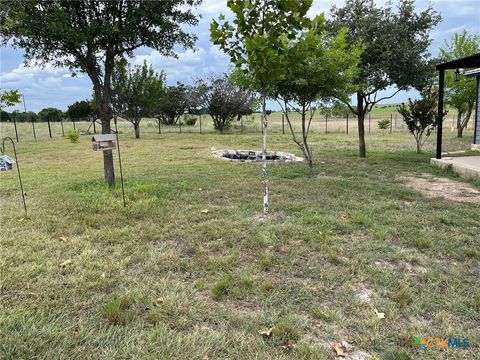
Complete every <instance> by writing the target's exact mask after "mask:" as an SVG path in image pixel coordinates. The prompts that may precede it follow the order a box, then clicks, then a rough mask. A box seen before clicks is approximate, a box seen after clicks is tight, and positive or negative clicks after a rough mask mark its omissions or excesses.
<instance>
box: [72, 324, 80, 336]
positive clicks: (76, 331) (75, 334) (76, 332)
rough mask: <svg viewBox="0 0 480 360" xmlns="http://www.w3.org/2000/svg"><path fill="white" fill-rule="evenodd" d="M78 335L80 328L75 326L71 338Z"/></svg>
mask: <svg viewBox="0 0 480 360" xmlns="http://www.w3.org/2000/svg"><path fill="white" fill-rule="evenodd" d="M79 333H80V328H79V327H78V326H77V327H76V328H75V329H73V336H75V337H76V336H78V334H79Z"/></svg>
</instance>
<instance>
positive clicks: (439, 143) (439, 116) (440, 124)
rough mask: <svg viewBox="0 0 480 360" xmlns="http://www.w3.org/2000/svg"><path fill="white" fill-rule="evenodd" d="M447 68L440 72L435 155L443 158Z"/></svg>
mask: <svg viewBox="0 0 480 360" xmlns="http://www.w3.org/2000/svg"><path fill="white" fill-rule="evenodd" d="M444 82H445V70H444V69H440V71H439V74H438V112H437V149H436V150H437V151H436V154H435V157H436V158H437V159H441V158H442V130H443V94H444V89H443V88H444Z"/></svg>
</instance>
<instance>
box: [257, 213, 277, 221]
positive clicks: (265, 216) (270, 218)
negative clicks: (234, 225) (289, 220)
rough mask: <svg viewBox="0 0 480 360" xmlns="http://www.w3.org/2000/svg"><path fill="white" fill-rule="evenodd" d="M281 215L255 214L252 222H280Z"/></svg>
mask: <svg viewBox="0 0 480 360" xmlns="http://www.w3.org/2000/svg"><path fill="white" fill-rule="evenodd" d="M283 217H284V216H283V214H282V213H268V214H264V213H260V214H257V215H255V216H254V217H253V220H255V221H257V222H266V221H276V220H282V219H283Z"/></svg>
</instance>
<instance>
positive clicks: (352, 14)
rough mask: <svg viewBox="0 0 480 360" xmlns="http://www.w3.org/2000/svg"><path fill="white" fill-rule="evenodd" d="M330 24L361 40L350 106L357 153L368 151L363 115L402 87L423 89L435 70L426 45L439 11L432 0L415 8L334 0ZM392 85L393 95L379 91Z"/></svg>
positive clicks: (410, 1) (410, 2)
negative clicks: (339, 4) (339, 3)
mask: <svg viewBox="0 0 480 360" xmlns="http://www.w3.org/2000/svg"><path fill="white" fill-rule="evenodd" d="M331 15H332V18H331V20H330V21H329V28H330V30H331V31H332V32H333V33H336V32H338V31H340V30H341V29H343V28H347V29H348V33H347V40H348V41H349V43H350V44H354V43H355V42H357V41H362V44H363V47H364V51H363V53H362V56H361V58H360V63H359V70H360V71H359V73H358V77H357V78H356V79H355V81H354V83H355V84H356V85H357V89H356V90H355V92H354V93H355V94H356V98H357V105H356V106H355V107H353V106H351V105H350V103H349V102H346V103H347V104H348V106H350V108H351V110H352V112H354V113H355V114H356V115H357V117H358V130H359V153H360V156H361V157H364V156H366V146H365V130H364V119H365V114H366V113H367V112H368V111H370V110H371V109H372V107H373V106H374V105H375V104H376V103H378V102H380V101H382V100H386V99H388V98H391V97H393V96H394V95H395V94H396V93H398V92H399V91H401V90H407V89H409V88H415V89H417V90H421V89H422V88H424V87H425V86H426V85H428V84H429V83H430V82H431V81H432V78H433V75H434V67H433V61H432V60H431V58H430V53H429V51H428V47H429V45H430V43H431V38H430V31H431V29H432V28H433V27H434V26H435V25H437V24H438V22H439V21H440V15H439V14H438V13H437V12H436V11H434V10H433V8H432V6H431V5H429V6H428V7H427V8H426V9H425V10H423V11H420V12H416V11H415V1H414V0H399V1H398V3H397V7H396V9H395V8H393V7H392V4H391V3H387V5H386V6H385V7H378V6H377V5H376V4H375V1H374V0H347V1H346V3H345V5H344V6H343V7H337V6H335V5H334V6H333V7H332V9H331ZM390 87H396V88H397V90H396V91H394V92H393V94H392V95H389V96H386V97H379V96H378V92H379V91H381V90H386V89H388V88H390Z"/></svg>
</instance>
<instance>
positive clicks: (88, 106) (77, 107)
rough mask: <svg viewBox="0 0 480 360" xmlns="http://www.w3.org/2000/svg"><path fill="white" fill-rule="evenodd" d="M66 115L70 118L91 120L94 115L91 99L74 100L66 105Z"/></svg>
mask: <svg viewBox="0 0 480 360" xmlns="http://www.w3.org/2000/svg"><path fill="white" fill-rule="evenodd" d="M66 115H67V116H68V117H69V118H70V119H72V120H88V121H91V120H92V117H93V116H95V108H94V105H93V104H92V102H91V101H88V100H82V101H76V102H74V103H73V104H72V105H69V106H68V109H67V111H66Z"/></svg>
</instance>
